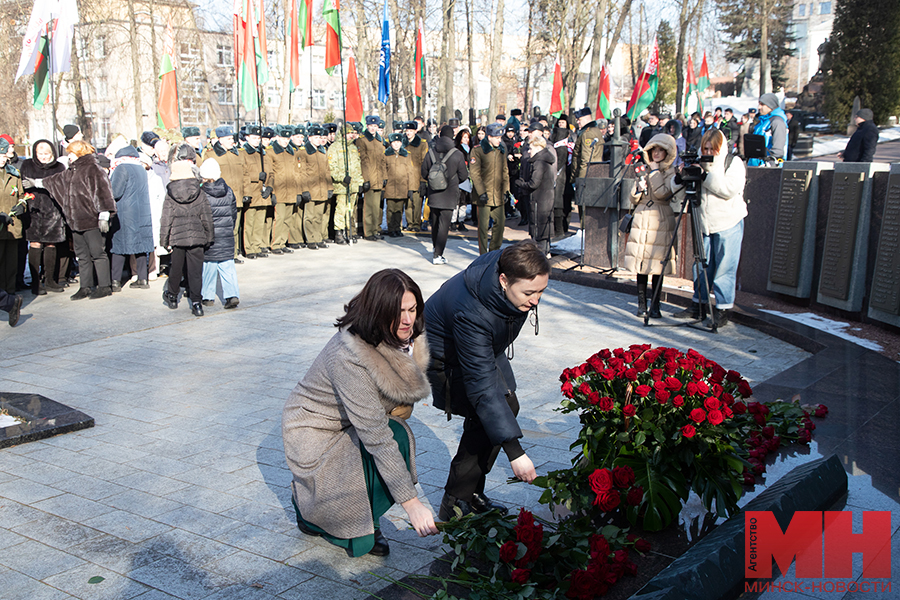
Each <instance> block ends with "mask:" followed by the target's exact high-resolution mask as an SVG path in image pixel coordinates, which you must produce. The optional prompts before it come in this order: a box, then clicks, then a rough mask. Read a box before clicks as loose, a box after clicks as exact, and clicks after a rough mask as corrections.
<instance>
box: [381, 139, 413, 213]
mask: <svg viewBox="0 0 900 600" xmlns="http://www.w3.org/2000/svg"><path fill="white" fill-rule="evenodd" d="M384 173H385V176H386V178H387V184H385V186H384V197H385V198H390V199H392V200H401V199H402V200H405V199H406V198H407V194H408V193H409V192H411V191H417V190H418V189H419V174H418V173H416V171H415V170H414V169H413V163H412V158H410V156H409V153H408V152H407V151H406V149H405V148H400V152H394V149H393V148H391V147H388V149H387V150H385V151H384Z"/></svg>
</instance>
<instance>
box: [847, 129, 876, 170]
mask: <svg viewBox="0 0 900 600" xmlns="http://www.w3.org/2000/svg"><path fill="white" fill-rule="evenodd" d="M877 146H878V127H877V126H876V125H875V123H873V122H872V121H863V122H862V123H861V124H860V125H859V127H857V129H856V131H854V132H853V135H851V136H850V140H849V141H848V142H847V147H846V148H844V153H843V154H842V155H841V156H842V157H843V159H844V162H862V163H866V162H872V161H873V160H875V148H876V147H877Z"/></svg>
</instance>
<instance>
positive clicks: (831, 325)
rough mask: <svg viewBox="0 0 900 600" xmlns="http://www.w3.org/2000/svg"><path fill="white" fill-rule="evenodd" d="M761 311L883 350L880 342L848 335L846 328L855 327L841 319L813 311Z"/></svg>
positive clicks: (870, 347)
mask: <svg viewBox="0 0 900 600" xmlns="http://www.w3.org/2000/svg"><path fill="white" fill-rule="evenodd" d="M762 312H765V313H769V314H770V315H775V316H778V317H783V318H785V319H789V320H791V321H796V322H797V323H802V324H803V325H809V326H810V327H815V328H816V329H819V330H821V331H824V332H826V333H830V334H831V335H835V336H837V337H839V338H842V339H845V340H847V341H848V342H853V343H854V344H859V345H860V346H862V347H863V348H868V349H869V350H874V351H875V352H881V351H882V350H883V348H882V347H881V344H878V343H877V342H873V341H871V340H864V339H862V338H858V337H856V336H853V335H850V334H849V333H848V332H847V330H848V329H849V331H854V330H855V329H854V328H852V327H850V324H849V323H844V322H842V321H833V320H831V319H826V318H825V317H822V316H819V315H816V314H813V313H783V312H779V311H777V310H763V311H762Z"/></svg>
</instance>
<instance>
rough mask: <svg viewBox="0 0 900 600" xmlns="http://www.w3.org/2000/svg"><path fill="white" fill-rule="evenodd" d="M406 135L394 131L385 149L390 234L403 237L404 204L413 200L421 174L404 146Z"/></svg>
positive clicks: (386, 193) (386, 200)
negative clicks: (401, 229) (401, 228)
mask: <svg viewBox="0 0 900 600" xmlns="http://www.w3.org/2000/svg"><path fill="white" fill-rule="evenodd" d="M404 141H406V136H405V135H403V134H402V133H396V132H395V133H392V134H390V135H389V136H388V143H389V144H390V146H389V147H388V149H387V150H385V151H384V171H385V175H386V177H387V183H386V184H385V186H384V198H385V203H386V204H387V220H388V236H390V237H403V233H401V232H400V225H401V224H402V223H403V205H404V204H406V203H407V202H410V201H412V197H413V195H414V194H416V193H417V190H418V188H419V180H420V179H421V175H419V173H418V172H416V171H415V170H413V162H412V159H411V158H410V156H409V152H407V151H406V148H404V147H403V142H404Z"/></svg>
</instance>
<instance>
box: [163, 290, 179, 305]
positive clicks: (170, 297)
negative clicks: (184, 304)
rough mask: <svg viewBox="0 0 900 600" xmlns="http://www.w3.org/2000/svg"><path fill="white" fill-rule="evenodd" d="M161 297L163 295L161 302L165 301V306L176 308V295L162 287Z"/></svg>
mask: <svg viewBox="0 0 900 600" xmlns="http://www.w3.org/2000/svg"><path fill="white" fill-rule="evenodd" d="M162 297H163V302H164V303H165V305H166V306H168V307H169V308H171V309H172V310H175V309H176V308H178V296H176V295H175V294H173V293H172V292H170V291H169V290H167V289H164V290H163V293H162Z"/></svg>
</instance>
